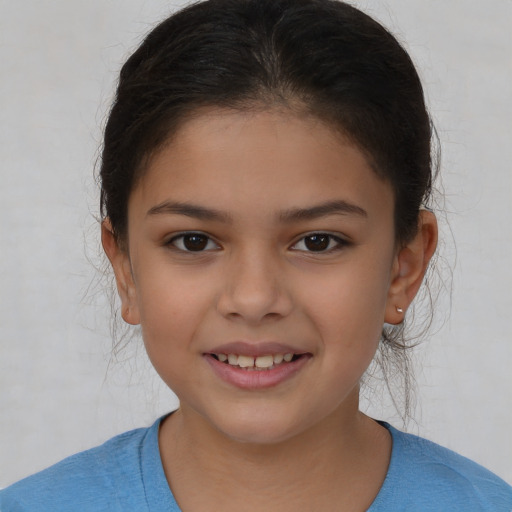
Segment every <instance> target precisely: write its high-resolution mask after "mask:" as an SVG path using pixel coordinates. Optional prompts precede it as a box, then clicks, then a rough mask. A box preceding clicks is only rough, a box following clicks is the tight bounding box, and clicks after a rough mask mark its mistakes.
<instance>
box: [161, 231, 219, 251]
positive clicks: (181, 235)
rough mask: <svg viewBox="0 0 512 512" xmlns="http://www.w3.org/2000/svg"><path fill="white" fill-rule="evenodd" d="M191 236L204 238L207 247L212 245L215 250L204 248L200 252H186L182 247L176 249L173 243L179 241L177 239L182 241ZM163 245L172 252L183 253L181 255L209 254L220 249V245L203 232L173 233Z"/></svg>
mask: <svg viewBox="0 0 512 512" xmlns="http://www.w3.org/2000/svg"><path fill="white" fill-rule="evenodd" d="M193 235H199V236H204V237H205V238H207V239H208V241H207V247H208V245H209V244H210V243H213V244H215V248H214V249H212V248H205V249H202V250H200V251H191V250H188V249H187V248H185V247H183V248H181V247H177V246H176V244H175V243H174V242H176V240H179V239H183V238H184V237H186V236H193ZM165 245H166V246H170V247H171V248H172V249H173V250H176V251H179V252H183V253H190V254H193V253H198V254H200V253H204V252H210V251H212V250H217V249H220V248H221V247H220V245H219V243H218V242H216V241H215V239H214V238H213V237H211V236H210V235H209V234H208V233H204V232H203V231H183V232H181V233H175V234H174V235H172V236H171V237H170V238H169V239H168V240H167V241H166V242H165Z"/></svg>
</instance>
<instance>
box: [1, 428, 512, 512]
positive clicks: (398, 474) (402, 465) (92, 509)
mask: <svg viewBox="0 0 512 512" xmlns="http://www.w3.org/2000/svg"><path fill="white" fill-rule="evenodd" d="M160 421H161V419H159V420H158V421H156V422H155V423H154V424H153V426H151V427H150V428H147V429H137V430H132V431H130V432H126V433H125V434H121V435H119V436H117V437H114V438H113V439H111V440H110V441H107V442H106V443H105V444H103V445H101V446H98V447H97V448H93V449H91V450H87V451H85V452H82V453H78V454H76V455H73V456H71V457H69V458H67V459H64V460H63V461H61V462H59V463H58V464H56V465H54V466H52V467H50V468H48V469H46V470H44V471H41V472H40V473H37V474H35V475H32V476H30V477H28V478H25V479H24V480H21V481H19V482H17V483H15V484H13V485H11V486H10V487H8V488H6V489H4V490H3V491H0V511H1V512H34V511H37V512H46V511H48V512H73V511H77V512H104V511H105V512H106V511H108V512H112V511H118V512H132V511H133V512H180V509H179V507H178V505H177V503H176V500H175V499H174V497H173V495H172V492H171V490H170V488H169V485H168V484H167V480H166V478H165V474H164V470H163V467H162V462H161V459H160V452H159V449H158V427H159V425H160ZM381 424H382V425H383V426H385V427H386V428H387V429H388V430H389V431H390V433H391V436H392V438H393V449H392V453H391V461H390V465H389V469H388V473H387V476H386V479H385V481H384V484H383V486H382V488H381V490H380V492H379V494H378V496H377V497H376V498H375V500H374V502H373V504H372V505H371V507H370V508H369V509H368V512H390V511H392V512H400V511H409V512H410V511H414V512H423V511H436V512H439V511H450V512H453V511H464V512H476V511H489V512H491V511H492V512H511V511H512V487H511V486H509V485H508V484H507V483H505V482H504V481H503V480H501V479H500V478H498V477H497V476H496V475H494V474H493V473H491V472H490V471H488V470H486V469H484V468H483V467H481V466H479V465H478V464H476V463H474V462H472V461H470V460H469V459H466V458H464V457H462V456H460V455H457V454H456V453H454V452H452V451H450V450H447V449H446V448H442V447H441V446H439V445H437V444H434V443H432V442H430V441H427V440H425V439H422V438H420V437H417V436H413V435H411V434H404V433H403V432H400V431H398V430H396V429H395V428H393V427H391V426H390V425H388V424H387V423H381Z"/></svg>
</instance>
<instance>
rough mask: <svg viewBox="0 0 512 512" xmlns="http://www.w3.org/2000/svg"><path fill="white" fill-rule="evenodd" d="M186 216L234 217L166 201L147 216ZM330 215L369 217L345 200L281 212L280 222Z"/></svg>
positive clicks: (201, 218)
mask: <svg viewBox="0 0 512 512" xmlns="http://www.w3.org/2000/svg"><path fill="white" fill-rule="evenodd" d="M160 214H168V215H169V214H170V215H185V216H187V217H193V218H195V219H199V220H211V221H217V222H224V223H229V222H232V217H231V215H229V214H228V213H226V212H223V211H220V210H216V209H213V208H206V207H204V206H200V205H196V204H192V203H183V202H176V201H164V202H163V203H160V204H158V205H156V206H153V207H152V208H150V209H149V210H148V212H147V215H160ZM329 215H357V216H359V217H365V218H366V217H368V213H367V212H366V210H364V209H363V208H361V207H360V206H357V205H355V204H352V203H349V202H347V201H344V200H341V199H340V200H335V201H328V202H326V203H321V204H318V205H315V206H311V207H309V208H291V209H288V210H285V211H283V212H281V214H280V215H279V220H280V221H281V222H285V223H290V222H297V221H304V220H314V219H318V218H321V217H327V216H329Z"/></svg>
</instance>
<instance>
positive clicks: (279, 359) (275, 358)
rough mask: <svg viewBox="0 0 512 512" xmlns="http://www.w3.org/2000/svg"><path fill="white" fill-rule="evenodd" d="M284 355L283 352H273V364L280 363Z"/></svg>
mask: <svg viewBox="0 0 512 512" xmlns="http://www.w3.org/2000/svg"><path fill="white" fill-rule="evenodd" d="M283 359H284V356H283V354H275V355H274V364H280V363H282V362H283Z"/></svg>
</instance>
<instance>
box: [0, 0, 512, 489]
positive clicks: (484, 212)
mask: <svg viewBox="0 0 512 512" xmlns="http://www.w3.org/2000/svg"><path fill="white" fill-rule="evenodd" d="M177 5H179V2H166V1H162V0H152V1H143V0H73V1H69V0H53V1H49V0H23V1H19V2H18V1H14V0H2V1H0V63H1V68H0V69H1V80H0V102H1V104H0V120H1V122H0V132H1V136H0V140H1V146H0V173H1V175H0V176H1V182H0V183H1V185H0V207H1V214H0V215H1V217H0V219H1V220H0V258H1V261H0V355H1V360H0V411H1V413H0V487H1V486H4V485H6V484H8V483H10V482H12V481H14V480H16V479H18V478H20V477H22V476H24V475H26V474H28V473H30V472H33V471H35V470H39V469H42V468H43V467H45V466H47V465H49V464H51V463H53V462H56V461H57V460H59V459H61V458H63V457H64V456H66V455H69V454H71V453H73V452H76V451H78V450H82V449H85V448H88V447H91V446H93V445H95V444H98V443H100V442H102V441H104V440H106V439H107V438H109V437H111V436H113V435H115V434H116V433H119V432H121V431H124V430H127V429H129V428H132V427H136V426H145V425H148V424H149V423H150V422H152V421H153V419H154V418H156V417H157V416H158V415H160V414H162V413H164V412H165V411H167V410H169V409H170V408H172V407H174V406H175V404H176V401H175V399H174V397H173V395H172V394H171V393H170V392H169V391H168V390H166V389H164V388H163V386H162V385H161V384H160V383H159V380H158V378H157V377H155V376H154V374H153V371H152V370H151V368H150V367H149V365H148V363H147V361H146V359H145V356H144V352H143V349H142V348H141V343H140V342H138V341H133V342H131V343H130V344H129V346H128V348H126V349H125V350H124V351H122V352H121V353H120V356H119V358H118V359H119V361H117V362H115V361H112V360H111V341H110V340H111V337H110V332H109V320H108V319H109V316H110V311H109V305H108V304H109V303H108V300H107V299H106V298H105V294H104V292H103V288H104V286H105V280H103V281H102V280H101V279H100V276H101V273H100V272H98V271H97V270H96V268H95V267H100V268H101V266H102V259H101V257H100V251H99V241H98V225H97V223H96V220H95V215H97V196H98V193H97V189H96V185H95V183H94V180H93V178H92V173H93V168H94V165H95V160H96V158H97V154H98V147H99V144H100V140H101V126H102V124H103V122H104V117H105V113H106V111H107V110H108V105H109V102H110V99H111V97H112V91H113V83H114V80H115V78H116V73H117V71H118V69H119V67H120V63H121V62H122V61H123V59H124V58H125V57H126V56H127V54H128V52H129V51H130V50H132V49H134V47H135V46H136V44H137V43H138V42H139V41H140V39H141V37H142V35H143V34H144V33H146V32H147V31H148V30H149V29H150V28H151V26H152V25H153V24H154V23H155V22H156V21H158V20H160V19H161V18H162V17H164V16H165V15H166V14H167V13H169V12H170V11H172V10H173V9H174V8H175V7H176V6H177ZM358 5H360V6H361V7H362V8H363V9H364V10H366V11H367V12H369V13H370V14H373V15H375V16H376V17H377V18H379V19H380V20H381V21H383V22H384V23H385V24H386V25H387V26H388V27H389V28H391V30H392V31H393V32H394V33H395V34H397V35H398V36H399V38H400V40H402V41H404V42H405V44H406V46H407V48H408V49H409V50H410V52H411V54H412V55H413V58H414V59H415V61H416V63H417V64H418V66H419V68H420V72H421V76H422V78H423V80H424V85H425V88H426V95H427V98H428V102H429V104H430V106H431V109H432V113H433V116H434V119H435V121H436V123H437V126H438V129H439V134H440V137H441V141H442V145H443V161H442V167H443V175H444V178H443V180H444V188H445V190H446V209H447V211H448V218H449V223H450V224H449V225H450V228H451V230H452V231H453V232H454V237H455V240H456V247H457V254H456V253H455V249H454V245H453V243H452V238H451V234H450V230H449V229H448V227H447V225H446V224H445V223H444V222H442V229H443V244H442V245H443V247H441V254H442V255H443V256H444V258H445V259H446V260H447V263H448V266H452V267H453V268H454V270H453V295H452V298H451V305H452V308H451V315H450V317H449V318H448V317H447V315H448V313H449V309H450V297H449V295H448V294H444V295H443V296H442V297H441V299H440V300H439V302H438V309H439V312H440V315H439V319H438V321H437V323H436V325H435V329H434V331H436V330H437V331H438V332H437V333H435V334H434V335H433V336H432V338H431V339H429V340H427V341H426V342H425V343H424V344H423V345H422V346H421V347H419V349H418V350H417V351H416V354H417V358H416V359H417V370H416V376H417V381H418V386H419V393H418V407H417V409H416V411H415V414H414V418H415V421H414V422H411V423H410V424H409V427H408V428H409V430H410V431H412V432H414V433H419V434H421V435H423V436H426V437H429V438H430V439H433V440H435V441H437V442H439V443H441V444H444V445H446V446H448V447H450V448H452V449H454V450H456V451H459V452H461V453H462V454H464V455H467V456H469V457H470V458H473V459H475V460H477V461H478V462H480V463H482V464H484V465H486V466H487V467H489V468H490V469H492V470H493V471H495V472H497V473H498V474H499V475H501V476H502V477H504V478H505V479H507V480H508V481H512V465H511V463H510V461H511V460H512V442H511V436H510V431H511V425H512V413H511V405H512V377H511V375H512V372H511V371H510V366H511V363H512V340H511V336H510V331H511V330H512V292H511V289H512V266H511V262H512V236H511V225H512V201H511V197H512V173H511V172H510V163H511V162H512V144H511V142H510V141H511V140H512V139H511V135H512V112H511V105H512V101H511V97H510V87H511V85H510V84H511V83H512V60H511V49H512V30H511V27H512V2H511V1H510V0H491V1H488V2H482V1H471V0H450V1H446V0H443V1H441V0H429V1H428V2H427V1H425V0H386V1H371V0H365V1H361V2H358ZM455 260H457V261H456V265H454V263H455ZM445 267H446V265H445ZM444 275H445V276H446V275H449V273H448V274H446V272H445V274H444ZM443 319H444V320H445V321H444V322H443ZM370 398H371V400H372V405H370V406H369V411H370V412H371V413H372V414H373V415H374V416H378V417H379V418H382V419H388V420H391V421H394V422H395V423H398V426H400V421H399V420H398V419H397V418H395V417H394V415H393V411H392V410H391V409H390V407H389V400H385V398H381V397H380V394H379V393H378V392H376V393H375V394H374V395H373V396H370ZM366 406H367V404H366V405H365V407H366Z"/></svg>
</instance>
